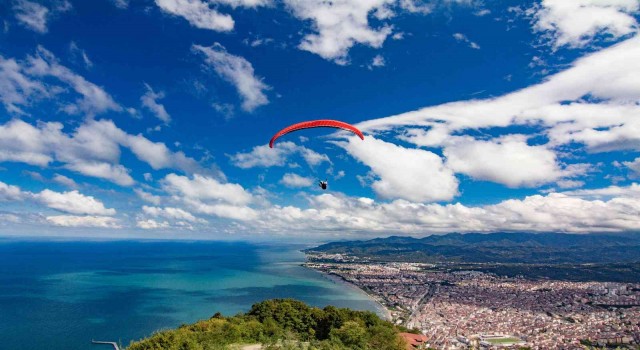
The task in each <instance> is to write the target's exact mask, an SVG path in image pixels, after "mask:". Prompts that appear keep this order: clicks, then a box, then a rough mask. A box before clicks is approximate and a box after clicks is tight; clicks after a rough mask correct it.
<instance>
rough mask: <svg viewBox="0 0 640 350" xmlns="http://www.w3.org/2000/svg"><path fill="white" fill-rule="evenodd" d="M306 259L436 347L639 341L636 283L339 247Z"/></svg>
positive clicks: (633, 345)
mask: <svg viewBox="0 0 640 350" xmlns="http://www.w3.org/2000/svg"><path fill="white" fill-rule="evenodd" d="M305 265H306V266H307V267H309V268H313V269H315V270H318V271H321V272H323V273H326V274H330V275H335V276H339V277H340V278H341V279H343V280H344V281H346V282H349V283H352V284H354V285H356V286H357V287H359V288H361V289H362V290H364V291H366V292H367V293H369V294H370V295H371V296H373V297H374V298H375V299H376V300H377V301H378V302H380V303H381V304H382V305H383V306H384V307H385V308H387V309H388V310H389V311H390V314H391V317H392V320H393V321H394V322H395V323H397V324H402V325H405V326H406V327H408V328H417V329H418V330H420V331H421V332H422V333H423V334H424V335H426V336H427V338H428V342H427V345H428V346H430V347H434V348H438V349H466V348H471V347H475V348H477V347H480V348H498V347H512V346H513V347H516V348H519V347H529V348H531V349H583V348H584V346H585V345H593V346H616V347H618V346H619V347H622V348H625V347H628V348H633V349H635V348H637V346H638V344H640V284H627V283H610V282H566V281H556V280H538V281H535V280H530V279H526V278H524V277H517V278H507V277H500V276H496V275H493V274H487V273H483V272H478V271H453V272H450V271H447V269H446V268H442V267H439V266H437V265H434V264H421V263H373V262H358V261H355V259H354V258H353V257H348V256H343V255H341V254H311V255H308V262H307V263H306V264H305Z"/></svg>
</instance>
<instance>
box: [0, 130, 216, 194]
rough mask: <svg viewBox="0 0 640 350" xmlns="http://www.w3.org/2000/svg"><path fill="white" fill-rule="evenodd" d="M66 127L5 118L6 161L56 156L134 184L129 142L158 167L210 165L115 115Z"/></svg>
mask: <svg viewBox="0 0 640 350" xmlns="http://www.w3.org/2000/svg"><path fill="white" fill-rule="evenodd" d="M62 129H63V125H62V124H61V123H56V122H47V123H38V124H37V125H36V126H34V125H31V124H28V123H25V122H24V121H21V120H17V119H14V120H11V121H9V122H7V123H6V124H4V125H2V124H0V161H15V162H23V163H27V164H32V165H38V166H43V167H44V166H48V165H49V164H50V163H52V162H54V161H56V162H61V163H63V166H64V167H65V168H67V169H69V170H73V171H75V172H79V173H81V174H83V175H87V176H92V177H97V178H102V179H106V180H109V181H112V182H114V183H117V184H119V185H122V186H130V185H132V184H133V183H134V182H135V181H134V180H133V178H131V176H130V175H129V170H128V169H127V168H125V167H124V166H122V165H121V164H119V158H120V148H121V147H126V148H128V149H130V150H131V151H132V152H133V154H134V155H135V156H136V157H137V158H138V159H140V160H142V161H144V162H146V163H148V164H149V165H150V166H151V167H152V168H153V169H165V168H174V169H179V170H182V171H184V172H187V173H191V172H194V171H198V172H200V171H204V170H203V169H201V167H200V166H199V164H198V163H197V162H196V161H195V160H193V159H192V158H189V157H187V156H185V155H184V153H183V152H172V151H171V150H169V148H168V147H167V146H166V145H165V144H163V143H160V142H152V141H150V140H148V139H147V138H145V137H144V136H142V135H130V134H127V133H126V132H124V131H123V130H121V129H119V128H118V127H117V126H115V124H114V123H113V122H112V121H109V120H100V121H96V120H87V121H85V123H84V124H82V125H80V126H79V127H78V128H77V129H76V130H75V131H74V132H73V133H71V134H67V133H65V132H63V130H62Z"/></svg>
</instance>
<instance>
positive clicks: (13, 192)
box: [0, 181, 26, 202]
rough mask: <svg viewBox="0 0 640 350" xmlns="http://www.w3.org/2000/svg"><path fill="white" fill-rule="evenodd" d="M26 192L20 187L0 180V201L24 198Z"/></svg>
mask: <svg viewBox="0 0 640 350" xmlns="http://www.w3.org/2000/svg"><path fill="white" fill-rule="evenodd" d="M25 196H26V194H25V193H24V192H22V190H21V189H20V187H17V186H13V185H8V184H6V183H4V182H2V181H0V201H3V202H8V201H19V200H23V199H24V198H25Z"/></svg>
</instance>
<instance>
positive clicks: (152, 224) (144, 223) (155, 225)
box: [136, 219, 171, 230]
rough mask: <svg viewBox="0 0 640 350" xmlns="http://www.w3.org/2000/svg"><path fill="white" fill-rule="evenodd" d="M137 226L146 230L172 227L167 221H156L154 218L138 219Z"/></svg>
mask: <svg viewBox="0 0 640 350" xmlns="http://www.w3.org/2000/svg"><path fill="white" fill-rule="evenodd" d="M136 226H137V227H139V228H141V229H144V230H157V229H164V228H169V227H171V224H169V222H167V221H156V220H153V219H146V220H138V221H137V222H136Z"/></svg>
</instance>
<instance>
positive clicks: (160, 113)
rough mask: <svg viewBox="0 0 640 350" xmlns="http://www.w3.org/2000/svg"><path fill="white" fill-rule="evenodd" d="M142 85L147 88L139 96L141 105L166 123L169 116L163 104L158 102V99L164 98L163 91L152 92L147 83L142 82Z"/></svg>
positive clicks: (168, 120)
mask: <svg viewBox="0 0 640 350" xmlns="http://www.w3.org/2000/svg"><path fill="white" fill-rule="evenodd" d="M144 86H145V87H146V88H147V91H146V92H145V94H144V95H142V97H140V102H141V103H142V106H143V107H145V108H147V109H148V110H149V111H151V113H153V115H154V116H155V117H156V118H158V119H160V120H161V121H163V122H164V123H165V124H168V123H169V122H170V121H171V116H170V115H169V113H167V110H166V109H165V108H164V105H162V104H160V103H158V100H160V99H163V98H164V92H162V91H160V92H157V93H156V92H154V91H153V89H152V88H151V86H149V84H144Z"/></svg>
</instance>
